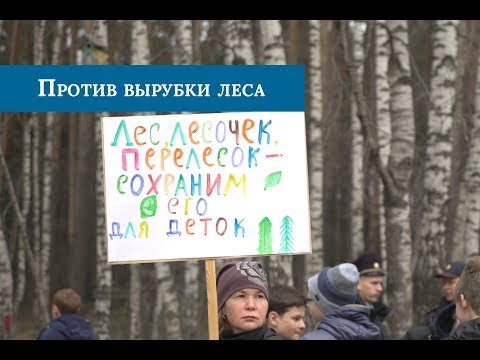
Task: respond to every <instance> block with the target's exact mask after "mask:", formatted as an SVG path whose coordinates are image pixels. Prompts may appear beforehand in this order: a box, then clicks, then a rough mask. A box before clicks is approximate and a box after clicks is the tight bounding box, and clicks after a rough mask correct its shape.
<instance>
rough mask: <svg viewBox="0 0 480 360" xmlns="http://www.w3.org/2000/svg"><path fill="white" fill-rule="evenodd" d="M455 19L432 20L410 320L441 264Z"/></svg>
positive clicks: (423, 307) (428, 297) (427, 298)
mask: <svg viewBox="0 0 480 360" xmlns="http://www.w3.org/2000/svg"><path fill="white" fill-rule="evenodd" d="M457 26H458V21H457V20H437V21H435V23H434V29H433V64H432V79H431V99H430V101H431V108H430V111H429V114H428V130H427V149H426V160H425V161H426V163H425V180H424V198H423V206H424V209H423V215H422V220H421V228H420V234H419V239H418V241H417V245H418V253H414V254H413V258H414V266H415V273H414V283H415V289H414V303H415V305H416V306H415V313H414V315H415V321H416V322H419V321H420V320H421V319H422V318H423V316H424V315H425V313H426V312H427V311H428V310H429V309H430V308H431V307H433V306H434V305H435V304H436V302H437V301H438V289H437V286H436V283H435V282H433V281H432V276H433V275H434V274H435V273H437V272H438V271H440V268H441V267H442V266H444V265H445V258H446V254H445V236H446V222H447V212H448V201H449V186H450V178H451V167H452V163H451V155H452V139H451V131H452V121H453V105H454V103H455V80H456V70H457V66H456V56H457Z"/></svg>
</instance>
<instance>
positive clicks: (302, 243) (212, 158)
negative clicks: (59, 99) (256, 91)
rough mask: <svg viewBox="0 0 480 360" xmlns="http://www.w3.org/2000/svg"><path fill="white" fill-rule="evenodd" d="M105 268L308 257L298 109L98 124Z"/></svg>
mask: <svg viewBox="0 0 480 360" xmlns="http://www.w3.org/2000/svg"><path fill="white" fill-rule="evenodd" d="M102 129H103V155H104V180H105V203H106V226H107V234H108V261H109V262H110V263H114V262H149V261H159V260H173V259H200V258H214V257H225V256H234V257H236V256H238V257H240V256H256V255H269V254H279V253H285V254H295V253H309V252H310V230H309V229H310V222H309V209H308V178H307V159H306V138H305V119H304V113H303V112H242V113H211V114H176V115H150V116H127V117H104V118H103V119H102Z"/></svg>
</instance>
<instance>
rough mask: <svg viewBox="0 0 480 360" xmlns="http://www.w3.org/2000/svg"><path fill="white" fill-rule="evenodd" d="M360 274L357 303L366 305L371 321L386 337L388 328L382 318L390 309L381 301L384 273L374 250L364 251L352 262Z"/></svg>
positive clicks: (385, 337)
mask: <svg viewBox="0 0 480 360" xmlns="http://www.w3.org/2000/svg"><path fill="white" fill-rule="evenodd" d="M353 264H354V265H355V266H356V267H357V269H358V272H359V274H360V280H359V282H358V286H357V290H358V297H357V303H359V304H365V305H368V306H369V307H370V308H371V309H372V310H371V317H370V319H371V321H372V322H373V323H374V324H375V325H377V326H378V327H379V328H380V330H381V333H382V338H383V339H388V338H389V335H388V330H387V327H386V325H385V324H384V320H385V318H386V317H387V315H388V314H389V313H390V311H391V309H390V308H389V307H388V306H387V305H385V304H384V303H383V302H382V299H381V298H382V294H383V280H384V277H385V275H386V273H385V270H383V269H382V261H381V259H380V256H378V255H377V254H376V253H374V252H364V253H363V254H360V255H359V256H358V257H357V259H356V260H355V261H354V262H353Z"/></svg>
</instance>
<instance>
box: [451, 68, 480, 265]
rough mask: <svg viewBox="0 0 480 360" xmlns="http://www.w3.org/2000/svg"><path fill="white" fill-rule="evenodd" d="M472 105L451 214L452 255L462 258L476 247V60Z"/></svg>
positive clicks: (479, 120)
mask: <svg viewBox="0 0 480 360" xmlns="http://www.w3.org/2000/svg"><path fill="white" fill-rule="evenodd" d="M479 60H480V59H479ZM474 107H475V112H474V114H473V119H472V127H471V131H470V132H469V133H470V144H469V151H468V155H467V162H466V166H465V171H464V173H463V176H462V180H461V182H460V192H459V204H458V208H457V214H456V216H455V231H454V243H455V244H459V246H458V247H454V248H453V252H452V259H464V258H465V257H467V256H470V255H471V254H473V253H478V252H479V250H480V248H479V234H480V215H479V214H480V172H479V171H478V169H479V168H480V61H478V64H477V79H476V87H475V100H474Z"/></svg>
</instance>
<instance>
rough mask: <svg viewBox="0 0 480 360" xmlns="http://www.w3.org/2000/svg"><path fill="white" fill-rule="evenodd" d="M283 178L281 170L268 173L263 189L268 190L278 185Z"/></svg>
mask: <svg viewBox="0 0 480 360" xmlns="http://www.w3.org/2000/svg"><path fill="white" fill-rule="evenodd" d="M281 179H282V172H281V171H276V172H273V173H271V174H269V175H267V177H266V178H265V187H264V189H263V190H267V189H268V188H269V187H272V186H275V185H278V183H279V182H280V180H281Z"/></svg>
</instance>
